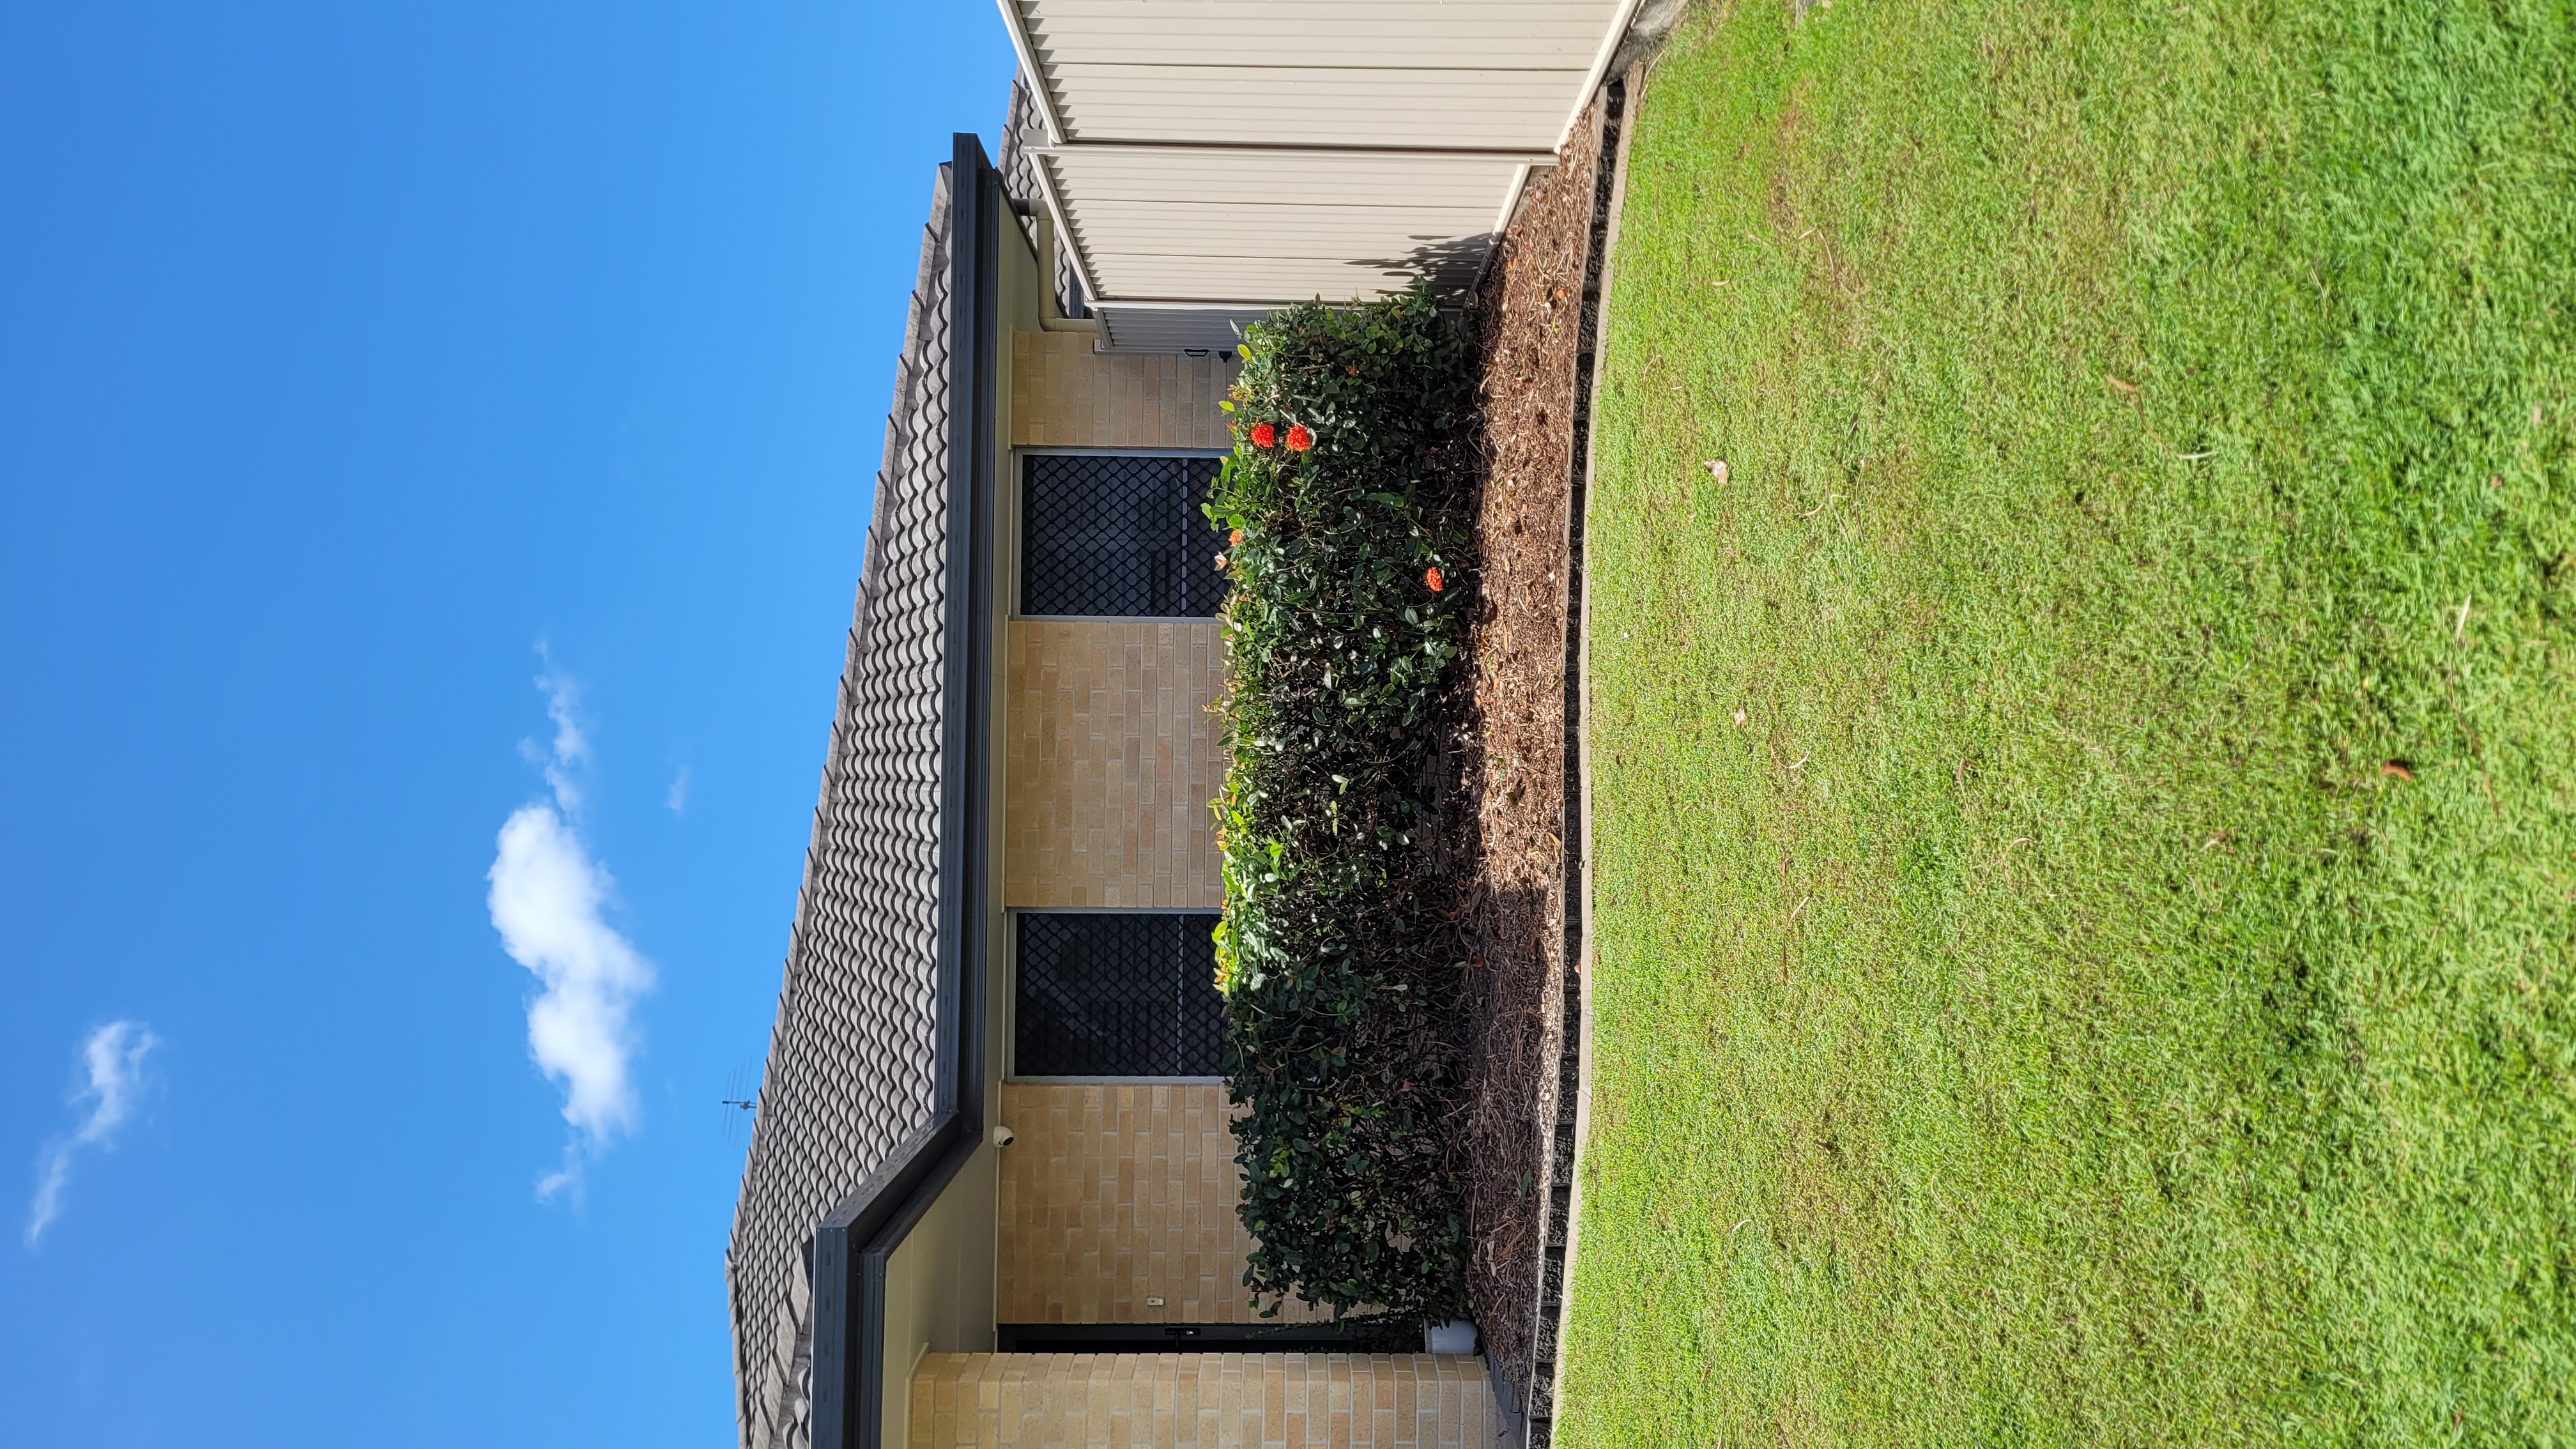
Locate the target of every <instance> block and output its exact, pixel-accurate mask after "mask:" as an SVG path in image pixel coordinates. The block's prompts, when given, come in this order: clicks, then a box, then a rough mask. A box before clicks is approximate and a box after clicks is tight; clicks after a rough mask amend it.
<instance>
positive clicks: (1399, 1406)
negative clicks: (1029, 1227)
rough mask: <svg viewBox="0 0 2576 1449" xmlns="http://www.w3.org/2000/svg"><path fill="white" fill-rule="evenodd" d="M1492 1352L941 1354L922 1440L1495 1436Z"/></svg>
mask: <svg viewBox="0 0 2576 1449" xmlns="http://www.w3.org/2000/svg"><path fill="white" fill-rule="evenodd" d="M1494 1420H1495V1413H1494V1395H1493V1390H1492V1387H1491V1386H1490V1383H1489V1381H1488V1380H1487V1378H1486V1375H1485V1361H1484V1360H1483V1359H1481V1358H1470V1357H1452V1356H1449V1355H1439V1356H1434V1355H1431V1354H1427V1353H1425V1354H1402V1353H1400V1354H1341V1353H1334V1354H1322V1353H1315V1354H1305V1353H1268V1354H1248V1353H1165V1354H1088V1353H1085V1354H1046V1353H1006V1354H996V1353H958V1354H933V1355H931V1356H930V1357H928V1358H925V1359H923V1360H922V1363H921V1367H920V1368H919V1369H917V1370H915V1371H914V1373H913V1376H912V1424H911V1434H910V1438H911V1440H912V1449H1023V1446H1025V1449H1037V1446H1040V1445H1046V1446H1056V1445H1083V1444H1098V1445H1131V1444H1132V1445H1139V1446H1142V1445H1153V1446H1156V1449H1327V1446H1329V1449H1397V1446H1402V1449H1435V1446H1437V1449H1488V1446H1490V1445H1491V1444H1492V1443H1493V1441H1494V1433H1495V1428H1494Z"/></svg>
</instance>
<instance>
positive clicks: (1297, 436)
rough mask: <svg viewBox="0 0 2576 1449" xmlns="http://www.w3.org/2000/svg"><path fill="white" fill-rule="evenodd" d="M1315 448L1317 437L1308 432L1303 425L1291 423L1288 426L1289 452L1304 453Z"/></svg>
mask: <svg viewBox="0 0 2576 1449" xmlns="http://www.w3.org/2000/svg"><path fill="white" fill-rule="evenodd" d="M1313 446H1315V435H1314V434H1313V433H1310V432H1307V431H1306V429H1305V426H1304V425H1303V424H1300V423H1291V424H1289V425H1288V451H1289V452H1291V453H1302V452H1304V451H1306V450H1307V449H1308V448H1311V447H1313Z"/></svg>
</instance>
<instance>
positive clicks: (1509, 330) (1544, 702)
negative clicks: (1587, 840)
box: [1444, 102, 1599, 1388]
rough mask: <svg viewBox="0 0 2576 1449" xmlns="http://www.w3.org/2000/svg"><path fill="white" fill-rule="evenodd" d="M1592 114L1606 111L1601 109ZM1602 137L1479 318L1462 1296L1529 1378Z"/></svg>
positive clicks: (1513, 1373) (1559, 1035) (1468, 729)
mask: <svg viewBox="0 0 2576 1449" xmlns="http://www.w3.org/2000/svg"><path fill="white" fill-rule="evenodd" d="M1595 104H1596V108H1597V105H1598V103H1597V102H1596V103H1595ZM1598 135H1599V130H1598V127H1597V126H1596V125H1594V124H1592V123H1591V122H1590V121H1587V122H1586V123H1585V124H1583V125H1580V126H1578V127H1577V128H1576V130H1575V135H1574V139H1573V140H1572V141H1570V142H1569V143H1568V145H1567V148H1566V154H1565V156H1564V157H1563V160H1562V163H1561V164H1560V165H1558V166H1557V167H1556V168H1555V169H1553V170H1552V171H1548V172H1543V173H1540V174H1538V175H1536V176H1533V177H1532V178H1531V182H1530V189H1529V196H1528V200H1527V202H1526V204H1525V205H1524V206H1523V207H1522V209H1521V214H1520V218H1519V219H1518V220H1517V221H1515V222H1514V223H1513V224H1512V227H1511V229H1510V230H1509V231H1508V232H1507V233H1505V235H1504V240H1503V243H1502V253H1501V256H1500V257H1499V258H1498V259H1497V260H1496V262H1495V264H1494V265H1493V267H1492V268H1491V269H1490V270H1489V271H1488V272H1487V274H1486V277H1485V282H1484V287H1483V290H1482V292H1481V293H1480V294H1479V296H1478V299H1477V300H1478V305H1477V308H1476V314H1477V316H1478V318H1479V321H1480V326H1481V328H1482V332H1483V344H1484V355H1485V364H1484V365H1485V376H1484V416H1483V420H1482V425H1481V426H1482V437H1481V439H1480V444H1481V451H1482V453H1483V455H1484V461H1485V465H1486V466H1485V476H1484V480H1483V483H1482V488H1481V496H1480V498H1479V500H1478V506H1477V509H1476V533H1475V539H1474V546H1475V549H1476V553H1477V555H1478V558H1479V562H1480V569H1479V575H1478V577H1479V588H1480V591H1481V598H1480V599H1479V601H1478V605H1477V612H1476V615H1475V625H1474V628H1473V631H1472V633H1471V636H1470V640H1469V646H1468V651H1467V668H1466V669H1465V670H1464V671H1462V678H1461V680H1460V683H1459V686H1458V688H1459V692H1460V695H1461V696H1462V698H1461V699H1460V700H1459V705H1460V708H1461V713H1460V715H1459V716H1458V717H1460V718H1463V719H1464V720H1465V721H1466V724H1465V727H1464V728H1463V729H1462V731H1461V739H1460V747H1461V748H1460V754H1459V756H1458V757H1457V759H1456V764H1457V774H1456V777H1455V778H1456V781H1457V784H1456V786H1455V793H1454V794H1453V795H1452V796H1451V797H1450V799H1449V800H1448V801H1446V802H1445V807H1444V814H1445V815H1446V816H1447V817H1448V822H1449V824H1450V827H1451V828H1450V830H1449V831H1447V832H1444V834H1447V835H1448V836H1449V837H1450V838H1451V839H1452V840H1456V841H1459V842H1460V843H1461V844H1462V845H1463V846H1465V847H1466V848H1465V849H1463V850H1462V851H1461V852H1460V853H1461V855H1462V856H1464V857H1465V860H1464V862H1463V863H1464V864H1467V865H1468V866H1469V867H1470V869H1469V870H1467V871H1466V872H1464V873H1463V876H1462V877H1453V878H1460V879H1461V880H1462V888H1461V889H1462V898H1461V899H1460V901H1459V902H1458V903H1457V906H1456V911H1457V917H1456V919H1457V920H1458V924H1459V927H1460V929H1461V932H1462V934H1463V936H1464V947H1465V949H1466V950H1467V951H1468V952H1469V953H1470V954H1471V964H1470V966H1469V968H1468V981H1467V984H1466V999H1467V1003H1468V1007H1469V1017H1468V1021H1467V1028H1468V1032H1469V1068H1468V1070H1469V1076H1468V1083H1467V1087H1468V1093H1467V1102H1466V1111H1467V1112H1468V1114H1469V1116H1468V1120H1467V1123H1466V1124H1465V1125H1466V1129H1467V1130H1466V1133H1465V1136H1464V1140H1463V1143H1462V1146H1463V1147H1464V1149H1465V1156H1466V1158H1467V1161H1468V1164H1469V1170H1470V1186H1469V1204H1468V1226H1469V1230H1470V1232H1471V1234H1472V1240H1473V1244H1474V1250H1473V1254H1472V1256H1471V1258H1470V1260H1469V1262H1468V1267H1467V1289H1468V1296H1469V1299H1470V1301H1471V1303H1472V1304H1473V1306H1474V1309H1475V1314H1476V1319H1477V1322H1478V1324H1479V1325H1480V1326H1481V1327H1482V1328H1483V1329H1484V1334H1485V1350H1486V1352H1487V1353H1488V1354H1490V1355H1492V1356H1493V1358H1494V1360H1495V1362H1496V1363H1497V1364H1498V1365H1499V1366H1500V1367H1501V1368H1502V1369H1503V1370H1504V1372H1505V1373H1507V1374H1508V1375H1509V1376H1510V1377H1511V1380H1512V1382H1513V1383H1514V1384H1516V1385H1519V1386H1521V1387H1523V1388H1526V1387H1527V1386H1528V1384H1529V1382H1530V1375H1531V1364H1532V1354H1533V1344H1532V1342H1531V1338H1532V1334H1533V1331H1534V1329H1535V1327H1536V1324H1537V1313H1538V1301H1539V1286H1540V1285H1539V1277H1540V1274H1541V1272H1542V1271H1543V1269H1544V1265H1545V1248H1546V1235H1547V1211H1548V1163H1547V1156H1546V1152H1547V1140H1548V1138H1549V1136H1550V1134H1551V1131H1552V1127H1553V1124H1554V1123H1555V1121H1556V1116H1557V1092H1558V1075H1557V1071H1558V1052H1559V1050H1560V1048H1561V1046H1562V1045H1563V1043H1564V1032H1565V1029H1566V1023H1565V1021H1564V1009H1563V1002H1564V999H1565V995H1564V980H1565V975H1564V973H1565V970H1566V960H1565V856H1564V842H1565V839H1566V836H1567V835H1568V834H1569V833H1570V832H1572V831H1574V830H1575V829H1577V828H1578V824H1577V822H1576V821H1575V820H1574V819H1573V818H1572V817H1571V815H1570V814H1569V812H1568V809H1567V801H1566V794H1565V787H1566V778H1567V773H1566V763H1567V762H1566V754H1565V751H1566V718H1565V701H1566V671H1567V666H1568V653H1567V639H1566V619H1567V615H1568V609H1567V598H1568V595H1567V589H1568V568H1567V563H1568V559H1567V542H1568V539H1567V529H1568V525H1569V519H1568V518H1567V500H1568V498H1569V496H1570V488H1571V482H1572V477H1571V467H1570V465H1571V462H1572V450H1573V446H1574V411H1575V407H1574V404H1575V396H1574V390H1575V349H1576V337H1577V322H1578V315H1579V313H1580V311H1581V309H1582V305H1583V270H1584V263H1585V260H1586V255H1585V254H1586V248H1587V247H1588V245H1589V241H1588V233H1589V231H1590V228H1591V222H1592V202H1593V180H1594V169H1593V167H1594V160H1595V151H1596V149H1597V144H1598V142H1597V137H1598Z"/></svg>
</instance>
